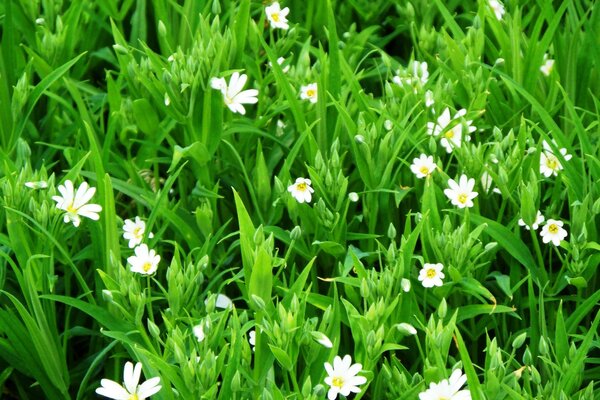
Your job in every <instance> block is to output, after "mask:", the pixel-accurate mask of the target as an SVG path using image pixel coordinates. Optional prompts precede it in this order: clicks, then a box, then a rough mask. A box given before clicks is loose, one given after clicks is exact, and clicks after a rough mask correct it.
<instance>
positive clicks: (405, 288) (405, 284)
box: [400, 278, 411, 293]
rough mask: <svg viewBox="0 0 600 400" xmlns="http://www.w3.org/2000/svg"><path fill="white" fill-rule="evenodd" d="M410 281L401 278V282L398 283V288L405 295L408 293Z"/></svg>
mask: <svg viewBox="0 0 600 400" xmlns="http://www.w3.org/2000/svg"><path fill="white" fill-rule="evenodd" d="M410 286H411V285H410V280H409V279H406V278H402V280H401V281H400V287H401V288H402V290H403V291H404V292H406V293H408V292H410Z"/></svg>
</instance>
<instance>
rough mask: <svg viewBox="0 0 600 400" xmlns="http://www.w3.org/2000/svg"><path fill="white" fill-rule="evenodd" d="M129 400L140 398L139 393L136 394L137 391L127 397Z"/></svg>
mask: <svg viewBox="0 0 600 400" xmlns="http://www.w3.org/2000/svg"><path fill="white" fill-rule="evenodd" d="M127 400H139V397H138V395H137V394H135V393H134V394H132V395H130V396H129V397H128V398H127Z"/></svg>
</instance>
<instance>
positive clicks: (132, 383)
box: [96, 361, 162, 400]
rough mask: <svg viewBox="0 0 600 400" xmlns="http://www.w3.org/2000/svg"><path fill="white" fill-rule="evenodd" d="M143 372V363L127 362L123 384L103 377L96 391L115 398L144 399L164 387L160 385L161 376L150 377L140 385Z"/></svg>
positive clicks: (126, 399) (122, 399)
mask: <svg viewBox="0 0 600 400" xmlns="http://www.w3.org/2000/svg"><path fill="white" fill-rule="evenodd" d="M141 373H142V363H137V364H135V368H134V366H133V363H131V362H129V361H128V362H126V363H125V369H124V370H123V386H121V385H120V384H118V383H117V382H115V381H113V380H110V379H102V380H101V381H100V385H102V386H101V387H99V388H97V389H96V393H97V394H99V395H102V396H105V397H108V398H111V399H114V400H144V399H146V398H148V397H150V396H152V395H153V394H156V393H158V391H159V390H160V389H161V388H162V386H160V385H159V383H160V377H155V378H151V379H148V380H147V381H146V382H144V383H142V384H141V385H138V382H139V381H140V375H141Z"/></svg>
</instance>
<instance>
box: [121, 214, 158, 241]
mask: <svg viewBox="0 0 600 400" xmlns="http://www.w3.org/2000/svg"><path fill="white" fill-rule="evenodd" d="M144 233H146V223H145V222H144V221H142V220H141V219H140V217H137V216H136V217H135V222H134V221H132V220H130V219H126V220H125V225H123V238H124V239H125V240H129V248H130V249H133V248H134V247H135V246H137V245H138V244H140V243H142V239H143V238H144ZM153 237H154V235H153V234H152V232H150V233H149V234H148V238H153Z"/></svg>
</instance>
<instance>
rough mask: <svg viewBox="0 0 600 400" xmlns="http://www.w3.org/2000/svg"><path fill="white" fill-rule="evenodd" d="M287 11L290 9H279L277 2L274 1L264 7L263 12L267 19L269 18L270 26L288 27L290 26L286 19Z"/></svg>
mask: <svg viewBox="0 0 600 400" xmlns="http://www.w3.org/2000/svg"><path fill="white" fill-rule="evenodd" d="M289 12H290V9H289V8H288V7H285V8H284V9H281V6H280V5H279V3H278V2H274V3H273V4H271V5H270V6H267V7H265V14H267V19H268V20H269V24H270V25H271V28H280V29H288V28H289V27H290V26H289V25H288V20H287V15H288V14H289Z"/></svg>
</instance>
